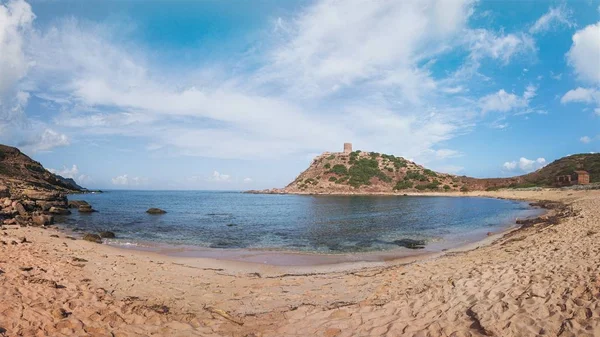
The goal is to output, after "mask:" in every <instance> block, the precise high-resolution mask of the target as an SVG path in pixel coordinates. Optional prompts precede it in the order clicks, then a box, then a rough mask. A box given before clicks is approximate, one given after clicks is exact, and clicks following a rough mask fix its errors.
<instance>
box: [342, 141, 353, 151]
mask: <svg viewBox="0 0 600 337" xmlns="http://www.w3.org/2000/svg"><path fill="white" fill-rule="evenodd" d="M350 152H352V143H344V153H350Z"/></svg>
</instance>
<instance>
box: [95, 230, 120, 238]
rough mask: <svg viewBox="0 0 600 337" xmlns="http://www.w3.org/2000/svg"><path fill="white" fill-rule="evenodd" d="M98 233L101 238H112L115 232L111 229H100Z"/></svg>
mask: <svg viewBox="0 0 600 337" xmlns="http://www.w3.org/2000/svg"><path fill="white" fill-rule="evenodd" d="M98 234H100V237H101V238H103V239H114V238H115V237H116V235H115V233H113V232H111V231H102V232H100V233H98Z"/></svg>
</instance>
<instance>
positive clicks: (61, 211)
mask: <svg viewBox="0 0 600 337" xmlns="http://www.w3.org/2000/svg"><path fill="white" fill-rule="evenodd" d="M48 212H50V213H52V214H57V215H69V214H71V211H69V210H68V209H66V208H61V207H50V209H49V210H48Z"/></svg>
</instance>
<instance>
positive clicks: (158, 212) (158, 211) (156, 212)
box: [146, 207, 167, 214]
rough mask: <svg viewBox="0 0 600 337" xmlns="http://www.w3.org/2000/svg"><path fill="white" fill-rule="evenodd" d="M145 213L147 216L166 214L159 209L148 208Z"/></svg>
mask: <svg viewBox="0 0 600 337" xmlns="http://www.w3.org/2000/svg"><path fill="white" fill-rule="evenodd" d="M146 213H148V214H165V213H167V212H166V211H164V210H162V209H160V208H154V207H153V208H149V209H148V210H147V211H146Z"/></svg>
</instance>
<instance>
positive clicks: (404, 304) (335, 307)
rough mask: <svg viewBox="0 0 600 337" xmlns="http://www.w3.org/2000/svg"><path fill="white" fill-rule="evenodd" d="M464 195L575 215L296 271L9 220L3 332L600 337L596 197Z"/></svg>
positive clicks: (0, 264)
mask: <svg viewBox="0 0 600 337" xmlns="http://www.w3.org/2000/svg"><path fill="white" fill-rule="evenodd" d="M444 195H447V194H444ZM460 195H463V194H460ZM469 195H470V196H492V197H502V198H513V199H521V200H555V201H560V202H562V203H564V204H566V205H567V208H566V209H564V210H561V211H560V212H562V213H565V214H566V215H568V216H567V217H565V218H563V219H560V220H559V221H550V222H548V223H539V224H533V225H530V226H528V227H527V228H524V229H519V230H516V231H512V232H510V233H508V234H507V235H505V236H503V237H502V238H498V237H490V238H488V239H487V242H484V243H478V244H476V245H473V246H471V247H466V248H463V250H464V249H467V251H453V252H446V254H444V255H442V256H439V254H438V255H432V256H427V257H426V258H420V259H419V260H418V261H416V262H413V263H408V264H407V263H406V262H410V261H400V262H399V261H395V260H393V261H378V262H368V261H367V262H351V261H350V262H346V263H342V264H334V265H319V266H300V267H298V266H287V267H286V266H274V265H264V264H261V263H249V262H240V261H225V260H216V259H210V258H189V257H177V256H169V255H161V254H157V253H154V252H143V251H134V250H126V249H119V248H115V247H111V246H108V245H99V244H94V243H91V242H86V241H82V240H71V239H69V238H66V237H65V234H63V233H60V232H59V231H57V230H52V229H41V228H35V227H26V228H18V227H14V226H5V228H6V229H5V230H3V231H1V232H0V240H1V241H3V242H5V243H6V244H2V243H1V242H0V270H1V272H0V332H2V331H3V333H4V334H5V335H6V336H19V335H21V336H37V335H39V336H73V335H75V336H111V335H113V336H151V335H155V336H329V337H333V336H485V335H487V336H490V335H493V336H537V335H550V336H557V335H560V336H599V335H600V262H599V261H600V211H599V210H600V191H532V192H522V191H500V192H480V193H469ZM548 216H550V214H549V215H548ZM56 236H58V237H56ZM23 237H25V238H26V241H25V242H22V238H23ZM492 241H493V242H492ZM13 242H14V244H13ZM476 247H478V248H476ZM468 249H470V250H468ZM30 268H31V269H30Z"/></svg>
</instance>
